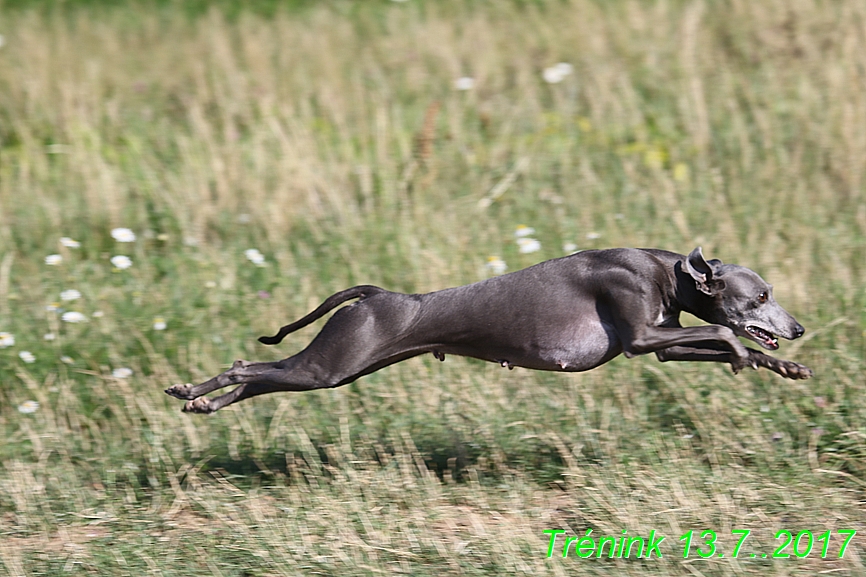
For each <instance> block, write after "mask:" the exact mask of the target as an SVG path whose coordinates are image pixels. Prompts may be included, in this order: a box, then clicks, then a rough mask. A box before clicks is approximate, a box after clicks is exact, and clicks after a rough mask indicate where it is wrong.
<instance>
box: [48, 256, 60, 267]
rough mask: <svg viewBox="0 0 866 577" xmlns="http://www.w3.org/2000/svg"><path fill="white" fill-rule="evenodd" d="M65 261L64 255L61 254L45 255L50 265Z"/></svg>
mask: <svg viewBox="0 0 866 577" xmlns="http://www.w3.org/2000/svg"><path fill="white" fill-rule="evenodd" d="M62 262H63V257H62V256H60V255H59V254H49V255H48V256H46V257H45V264H47V265H48V266H57V265H59V264H60V263H62Z"/></svg>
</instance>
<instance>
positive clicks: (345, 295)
mask: <svg viewBox="0 0 866 577" xmlns="http://www.w3.org/2000/svg"><path fill="white" fill-rule="evenodd" d="M383 292H387V291H386V290H385V289H381V288H379V287H377V286H373V285H360V286H354V287H352V288H350V289H346V290H344V291H340V292H338V293H334V294H332V295H331V296H329V297H328V298H327V299H325V302H323V303H322V304H320V305H319V306H318V308H317V309H316V310H314V311H313V312H311V313H310V314H308V315H307V316H305V317H304V318H302V319H299V320H297V321H295V322H293V323H292V324H289V325H286V326H284V327H283V328H281V329H280V332H278V333H277V334H275V335H274V336H272V337H259V342H260V343H263V344H266V345H275V344H277V343H279V342H280V341H282V340H283V339H284V338H285V337H286V335H287V334H289V333H293V332H295V331H296V330H298V329H302V328H304V327H305V326H307V325H308V324H310V323H312V322H313V321H315V320H317V319H319V318H321V317H323V316H325V315H326V314H327V313H328V312H329V311H331V310H332V309H335V308H337V307H338V306H340V305H341V304H343V303H344V302H346V301H349V300H352V299H357V298H360V299H365V298H367V297H368V296H371V295H374V294H379V293H383Z"/></svg>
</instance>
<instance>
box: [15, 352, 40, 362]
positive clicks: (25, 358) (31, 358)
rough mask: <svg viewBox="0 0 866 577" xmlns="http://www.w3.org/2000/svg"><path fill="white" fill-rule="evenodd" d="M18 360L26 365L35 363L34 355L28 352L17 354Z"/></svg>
mask: <svg viewBox="0 0 866 577" xmlns="http://www.w3.org/2000/svg"><path fill="white" fill-rule="evenodd" d="M18 358H19V359H21V360H22V361H24V362H25V363H28V364H30V363H34V362H36V355H34V354H33V353H31V352H30V351H21V352H20V353H18Z"/></svg>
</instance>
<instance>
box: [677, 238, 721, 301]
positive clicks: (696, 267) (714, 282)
mask: <svg viewBox="0 0 866 577" xmlns="http://www.w3.org/2000/svg"><path fill="white" fill-rule="evenodd" d="M685 264H686V271H688V273H689V274H690V275H691V276H692V278H693V279H695V286H696V287H697V289H698V290H699V291H701V292H702V293H704V294H706V295H709V296H715V295H717V294H718V293H719V292H721V291H723V290H724V289H725V281H723V280H722V279H719V278H716V274H715V273H716V270H718V267H719V265H721V264H722V261H720V260H716V259H713V260H711V261H710V262H707V260H706V259H705V258H704V253H703V252H702V251H701V247H697V248H696V249H695V250H693V251H692V252H690V253H689V256H687V257H686V263H685Z"/></svg>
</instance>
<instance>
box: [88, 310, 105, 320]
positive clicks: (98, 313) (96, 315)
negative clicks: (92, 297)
mask: <svg viewBox="0 0 866 577" xmlns="http://www.w3.org/2000/svg"><path fill="white" fill-rule="evenodd" d="M90 316H92V317H93V318H95V319H101V318H102V317H104V316H105V313H104V312H102V311H94V312H93V314H92V315H90Z"/></svg>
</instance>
